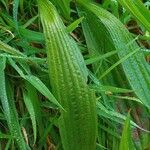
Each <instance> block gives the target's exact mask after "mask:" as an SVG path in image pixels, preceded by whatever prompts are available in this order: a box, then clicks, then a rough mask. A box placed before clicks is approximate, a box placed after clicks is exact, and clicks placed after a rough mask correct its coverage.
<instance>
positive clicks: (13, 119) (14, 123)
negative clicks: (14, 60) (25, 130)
mask: <svg viewBox="0 0 150 150" xmlns="http://www.w3.org/2000/svg"><path fill="white" fill-rule="evenodd" d="M5 67H6V59H5V58H0V81H1V85H0V86H1V88H0V100H1V103H2V107H3V110H4V114H5V118H6V120H7V124H8V126H9V129H10V132H11V135H12V136H13V138H14V139H15V140H16V143H17V145H18V147H19V148H20V149H22V150H26V143H25V141H24V138H23V136H22V133H21V127H20V125H19V121H18V116H17V110H16V107H15V104H14V101H13V99H12V97H11V95H12V94H11V93H12V91H11V88H10V85H9V84H6V79H5V73H4V69H5ZM10 97H11V98H10Z"/></svg>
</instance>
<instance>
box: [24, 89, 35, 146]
mask: <svg viewBox="0 0 150 150" xmlns="http://www.w3.org/2000/svg"><path fill="white" fill-rule="evenodd" d="M23 100H24V103H25V105H26V108H27V110H28V112H29V114H30V118H31V121H32V127H33V133H34V144H35V142H36V138H37V125H36V116H35V110H34V106H33V104H32V101H31V99H30V97H29V95H28V94H27V93H26V92H25V91H24V93H23Z"/></svg>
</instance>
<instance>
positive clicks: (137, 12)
mask: <svg viewBox="0 0 150 150" xmlns="http://www.w3.org/2000/svg"><path fill="white" fill-rule="evenodd" d="M119 2H120V4H121V5H122V6H123V7H125V8H126V9H127V10H128V11H130V12H131V13H132V15H133V16H134V17H135V18H136V19H137V20H138V21H139V22H140V23H141V24H143V26H144V27H145V28H146V30H148V31H149V32H150V19H149V16H150V11H149V10H148V9H146V7H145V6H144V5H143V3H142V2H141V1H140V0H119Z"/></svg>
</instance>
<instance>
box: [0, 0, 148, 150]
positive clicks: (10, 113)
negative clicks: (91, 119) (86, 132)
mask: <svg viewBox="0 0 150 150" xmlns="http://www.w3.org/2000/svg"><path fill="white" fill-rule="evenodd" d="M39 1H40V0H39ZM44 1H45V0H44ZM50 2H51V3H52V4H53V5H54V6H55V7H56V10H57V13H58V14H59V16H60V18H61V19H62V21H63V23H64V24H65V26H66V31H65V32H66V33H68V35H69V36H71V37H72V38H73V39H74V41H75V43H76V44H77V45H78V47H79V49H80V52H81V53H82V56H83V57H84V60H85V61H84V63H85V64H86V66H87V68H86V69H85V70H84V72H85V73H86V72H87V73H88V87H90V88H91V89H93V90H94V91H95V93H96V97H97V100H96V111H97V116H98V133H97V142H96V149H97V150H106V149H108V150H128V149H129V150H150V66H149V62H150V51H149V49H150V11H149V9H150V1H149V0H143V1H141V0H95V1H94V0H93V1H92V0H72V1H71V0H50ZM39 7H40V6H39ZM60 41H61V38H60ZM49 67H50V68H51V66H49V65H48V62H47V51H46V46H45V39H44V33H43V27H42V23H41V18H40V15H39V11H38V0H37V1H36V0H28V1H27V0H0V149H2V150H3V149H5V150H8V149H11V150H16V149H21V150H25V149H39V150H40V149H52V150H53V149H60V150H61V149H63V148H62V140H61V138H60V133H59V123H58V119H59V117H60V109H62V108H61V106H60V104H59V103H58V101H57V99H56V97H55V96H54V95H53V94H54V93H53V92H52V86H53V85H52V83H51V82H50V81H49V72H48V70H49ZM58 71H59V70H58ZM66 82H67V78H66ZM56 91H57V89H56ZM66 92H67V91H66ZM72 115H73V114H72Z"/></svg>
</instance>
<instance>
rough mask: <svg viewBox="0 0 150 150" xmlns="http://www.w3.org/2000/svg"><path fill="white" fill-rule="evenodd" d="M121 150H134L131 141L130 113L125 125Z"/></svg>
mask: <svg viewBox="0 0 150 150" xmlns="http://www.w3.org/2000/svg"><path fill="white" fill-rule="evenodd" d="M119 150H134V147H133V146H132V139H131V129H130V112H129V113H128V115H127V118H126V121H125V124H124V128H123V132H122V137H121V142H120V146H119Z"/></svg>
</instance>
